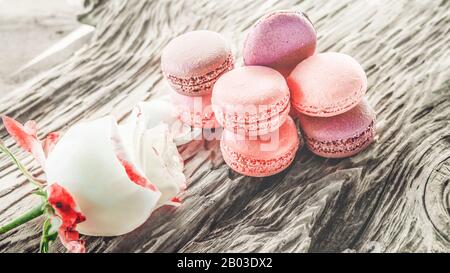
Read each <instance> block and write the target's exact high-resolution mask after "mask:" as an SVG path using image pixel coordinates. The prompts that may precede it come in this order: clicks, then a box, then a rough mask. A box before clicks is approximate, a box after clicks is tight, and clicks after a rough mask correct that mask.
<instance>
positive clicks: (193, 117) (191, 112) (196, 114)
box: [171, 92, 220, 128]
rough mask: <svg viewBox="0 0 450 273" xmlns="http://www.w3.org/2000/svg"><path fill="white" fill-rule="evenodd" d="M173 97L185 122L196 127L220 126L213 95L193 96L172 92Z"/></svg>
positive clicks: (180, 117) (180, 116)
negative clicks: (213, 107)
mask: <svg viewBox="0 0 450 273" xmlns="http://www.w3.org/2000/svg"><path fill="white" fill-rule="evenodd" d="M171 98H172V102H173V103H174V105H175V106H176V108H177V113H178V115H179V119H180V120H181V121H183V122H184V123H186V124H188V125H190V126H192V127H195V128H218V127H220V124H219V123H218V122H217V120H216V118H215V115H214V112H213V110H212V106H211V95H204V96H198V97H191V96H184V95H181V94H178V93H177V92H171Z"/></svg>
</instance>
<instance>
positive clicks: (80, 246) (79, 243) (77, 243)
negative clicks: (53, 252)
mask: <svg viewBox="0 0 450 273" xmlns="http://www.w3.org/2000/svg"><path fill="white" fill-rule="evenodd" d="M58 235H59V240H60V241H61V243H62V244H63V246H64V247H65V248H66V249H67V250H68V251H69V252H72V253H86V246H85V242H84V240H79V239H78V240H72V241H71V240H69V239H68V237H70V236H67V232H66V231H65V230H63V229H60V230H59V231H58Z"/></svg>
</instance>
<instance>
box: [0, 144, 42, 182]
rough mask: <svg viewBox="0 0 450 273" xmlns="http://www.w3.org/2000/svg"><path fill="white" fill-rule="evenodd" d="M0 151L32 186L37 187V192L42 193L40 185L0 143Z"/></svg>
mask: <svg viewBox="0 0 450 273" xmlns="http://www.w3.org/2000/svg"><path fill="white" fill-rule="evenodd" d="M0 151H2V152H3V153H5V154H6V155H8V156H9V157H10V158H11V159H12V161H13V162H14V163H15V164H16V165H17V167H18V168H19V170H20V171H21V172H22V173H23V174H24V175H25V177H26V178H27V179H28V181H30V182H31V183H32V184H33V185H35V186H36V187H38V189H39V190H41V191H42V184H41V183H39V182H38V181H36V179H35V178H34V176H33V175H32V174H31V173H30V172H29V171H28V170H27V168H25V166H24V165H23V164H22V163H21V162H20V161H19V159H17V158H16V157H15V156H14V154H13V153H12V152H11V151H10V150H9V149H8V148H7V147H6V146H5V145H3V143H2V142H1V141H0Z"/></svg>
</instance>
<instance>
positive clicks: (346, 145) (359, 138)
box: [306, 121, 375, 155]
mask: <svg viewBox="0 0 450 273" xmlns="http://www.w3.org/2000/svg"><path fill="white" fill-rule="evenodd" d="M374 124H375V123H374V122H373V121H372V123H370V125H369V126H368V128H367V129H366V130H365V131H363V132H362V133H360V134H358V135H356V136H354V137H351V138H347V139H337V140H333V141H324V140H317V139H314V138H311V137H308V136H306V143H307V145H308V147H309V148H310V149H311V150H312V151H314V152H317V153H321V154H328V155H333V154H343V153H344V154H345V153H352V152H356V151H359V150H361V149H363V148H365V147H366V146H367V145H369V144H370V143H371V142H372V141H373V139H374V136H375V125H374Z"/></svg>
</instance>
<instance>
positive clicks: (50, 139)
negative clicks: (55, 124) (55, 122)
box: [42, 131, 61, 157]
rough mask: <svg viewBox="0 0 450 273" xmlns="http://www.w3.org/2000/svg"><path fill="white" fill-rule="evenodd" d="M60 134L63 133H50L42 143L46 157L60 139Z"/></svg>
mask: <svg viewBox="0 0 450 273" xmlns="http://www.w3.org/2000/svg"><path fill="white" fill-rule="evenodd" d="M60 135H61V133H60V132H58V131H57V132H52V133H50V134H48V135H47V137H46V138H45V140H44V142H43V143H42V148H43V150H44V154H45V156H46V157H47V156H48V154H49V153H50V152H51V151H52V150H53V148H54V147H55V145H56V143H57V142H58V140H59V137H60Z"/></svg>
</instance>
